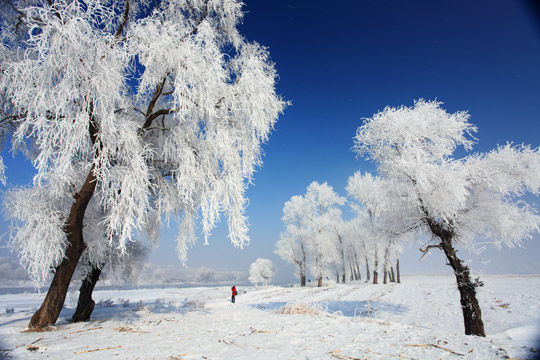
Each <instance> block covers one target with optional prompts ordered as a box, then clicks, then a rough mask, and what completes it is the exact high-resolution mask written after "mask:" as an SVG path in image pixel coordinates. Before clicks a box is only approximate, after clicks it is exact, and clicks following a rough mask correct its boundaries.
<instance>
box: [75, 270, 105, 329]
mask: <svg viewBox="0 0 540 360" xmlns="http://www.w3.org/2000/svg"><path fill="white" fill-rule="evenodd" d="M100 275H101V268H99V267H98V266H95V265H93V266H92V272H91V273H90V275H88V277H86V278H84V280H83V281H82V284H81V288H80V289H79V301H77V309H76V310H75V313H74V314H73V316H72V319H73V322H79V321H88V320H90V315H92V311H94V306H95V305H96V303H95V301H94V300H92V292H93V291H94V287H95V286H96V284H97V282H98V281H99V276H100Z"/></svg>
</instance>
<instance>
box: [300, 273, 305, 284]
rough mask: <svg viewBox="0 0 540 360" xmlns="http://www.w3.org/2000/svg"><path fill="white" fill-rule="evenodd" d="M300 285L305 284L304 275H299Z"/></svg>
mask: <svg viewBox="0 0 540 360" xmlns="http://www.w3.org/2000/svg"><path fill="white" fill-rule="evenodd" d="M300 286H302V287H305V286H306V275H301V276H300Z"/></svg>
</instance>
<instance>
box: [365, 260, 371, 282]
mask: <svg viewBox="0 0 540 360" xmlns="http://www.w3.org/2000/svg"><path fill="white" fill-rule="evenodd" d="M370 276H371V272H370V271H369V261H368V257H367V256H366V282H369V280H371V279H370Z"/></svg>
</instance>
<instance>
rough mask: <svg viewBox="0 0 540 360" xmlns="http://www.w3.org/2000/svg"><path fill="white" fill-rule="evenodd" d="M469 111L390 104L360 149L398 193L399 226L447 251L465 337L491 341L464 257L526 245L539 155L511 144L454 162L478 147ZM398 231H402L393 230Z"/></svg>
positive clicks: (537, 221) (362, 131)
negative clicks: (461, 253)
mask: <svg viewBox="0 0 540 360" xmlns="http://www.w3.org/2000/svg"><path fill="white" fill-rule="evenodd" d="M469 117H470V116H469V114H468V113H467V112H464V111H458V112H456V113H453V114H451V113H448V112H446V111H445V110H444V109H442V108H441V103H440V102H437V101H425V100H419V101H416V102H415V103H414V106H412V107H404V106H402V107H399V108H393V107H386V108H385V109H384V110H383V111H381V112H379V113H377V114H375V115H373V117H371V118H369V119H366V120H365V121H364V124H363V125H362V126H360V127H359V128H358V130H357V133H356V137H355V150H356V151H357V152H358V153H359V154H360V155H366V156H367V157H368V158H370V159H372V160H374V161H375V162H376V164H377V167H378V172H379V174H380V175H381V176H382V177H383V178H385V179H387V180H388V181H389V184H390V186H391V187H392V188H393V190H394V192H395V194H398V195H399V196H395V197H393V199H394V201H393V204H392V206H393V208H394V209H396V210H399V212H394V213H396V214H397V213H401V214H400V216H399V217H397V216H396V217H395V219H394V220H395V224H397V223H399V222H401V226H400V228H401V230H402V231H407V230H408V229H414V230H417V231H420V232H424V233H427V234H429V235H431V242H430V243H429V244H427V245H426V248H425V251H429V250H430V249H434V248H436V249H440V250H442V251H443V252H444V254H445V256H446V259H447V260H448V263H449V265H450V266H451V267H452V269H453V271H454V274H455V276H456V280H457V287H458V290H459V293H460V298H461V300H460V301H461V307H462V310H463V318H464V323H465V334H468V335H478V336H485V330H484V324H483V321H482V313H481V309H480V306H479V304H478V300H477V297H476V289H477V287H478V285H479V282H478V281H476V282H475V281H473V280H472V279H471V274H470V269H469V267H468V266H466V265H465V264H464V263H463V261H462V260H461V259H460V258H459V257H458V256H457V251H456V247H457V246H464V247H465V248H466V249H469V250H474V249H476V248H477V246H478V244H479V241H483V242H486V241H488V242H491V243H492V244H494V245H496V246H501V244H506V245H508V246H509V247H513V246H516V245H520V244H521V241H522V239H524V238H528V237H531V236H532V234H533V233H534V232H537V231H538V230H539V226H540V216H539V215H538V214H537V213H536V211H535V209H534V208H533V207H531V206H530V205H529V204H527V203H526V202H525V200H524V198H523V195H525V194H526V193H529V192H530V193H533V194H539V193H540V150H539V149H532V148H530V147H529V146H523V145H522V146H513V145H512V144H507V145H504V146H499V147H497V148H496V149H494V150H492V151H490V152H488V153H484V154H474V155H469V156H467V157H464V158H461V159H460V158H455V157H454V152H455V150H456V148H457V147H458V146H463V148H464V149H466V150H471V149H472V146H473V143H474V141H475V140H476V139H475V138H474V137H473V136H472V133H474V132H475V131H476V127H475V126H474V125H472V124H471V123H469ZM394 228H397V226H394Z"/></svg>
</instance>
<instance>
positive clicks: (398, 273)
mask: <svg viewBox="0 0 540 360" xmlns="http://www.w3.org/2000/svg"><path fill="white" fill-rule="evenodd" d="M396 282H397V283H398V284H401V274H400V272H399V257H398V258H397V259H396Z"/></svg>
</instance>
